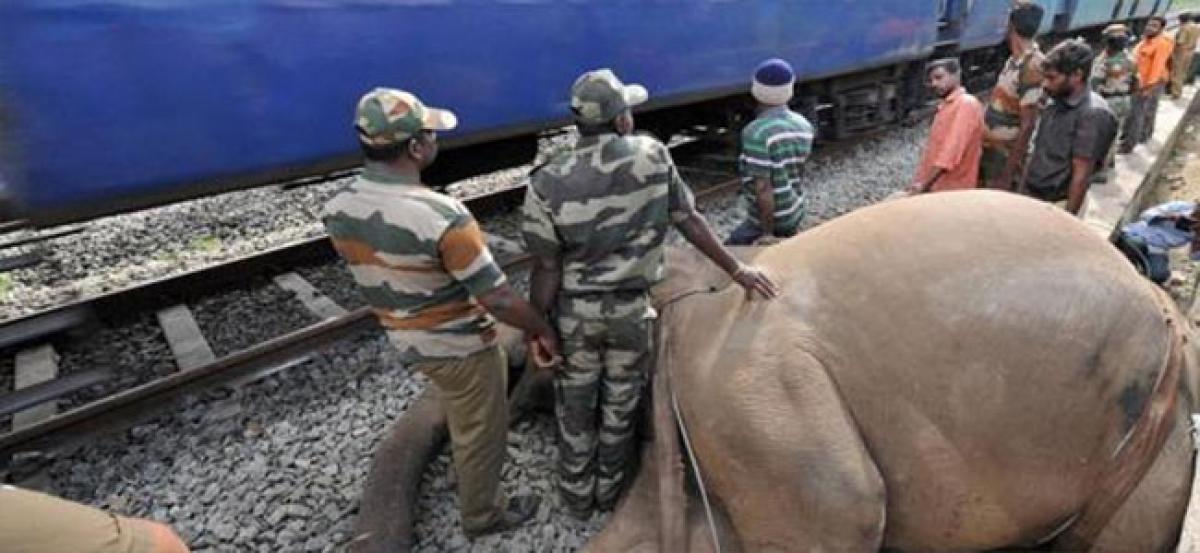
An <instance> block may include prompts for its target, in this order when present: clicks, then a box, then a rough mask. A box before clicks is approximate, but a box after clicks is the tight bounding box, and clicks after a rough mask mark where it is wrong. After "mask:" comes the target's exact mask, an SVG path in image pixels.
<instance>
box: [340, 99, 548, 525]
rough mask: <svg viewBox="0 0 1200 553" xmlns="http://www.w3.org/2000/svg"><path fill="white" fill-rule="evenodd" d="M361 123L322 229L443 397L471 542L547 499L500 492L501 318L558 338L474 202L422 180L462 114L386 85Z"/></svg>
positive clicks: (411, 361) (362, 103)
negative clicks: (499, 255)
mask: <svg viewBox="0 0 1200 553" xmlns="http://www.w3.org/2000/svg"><path fill="white" fill-rule="evenodd" d="M354 123H355V125H354V126H355V128H356V129H357V130H358V140H359V144H360V146H361V147H362V151H363V154H364V155H365V156H366V158H367V161H366V165H365V167H364V168H363V172H362V174H361V175H359V176H358V177H357V178H355V179H354V181H353V182H351V183H350V184H349V185H348V186H347V187H346V188H345V189H344V190H342V191H341V192H340V193H338V194H337V195H336V196H334V198H333V199H332V200H330V201H329V203H328V204H326V206H325V211H324V215H323V218H324V221H325V228H326V230H327V231H328V233H329V238H330V240H331V241H332V242H333V245H334V247H335V248H337V251H338V253H339V254H341V256H342V257H343V258H345V260H346V263H347V265H349V267H350V272H351V273H352V274H353V275H354V280H355V281H356V282H357V283H358V285H359V287H360V289H361V291H362V293H363V296H365V297H366V300H367V303H368V304H370V306H371V309H372V310H373V311H374V312H375V315H376V316H377V317H378V318H379V322H380V324H381V325H382V326H383V328H384V329H386V330H387V335H388V338H389V339H390V340H391V342H392V344H393V345H395V346H396V348H397V349H399V350H400V353H401V358H402V361H403V362H404V363H406V364H408V365H410V366H411V367H412V368H414V369H416V370H418V371H421V372H422V373H424V374H425V375H426V376H428V377H429V379H430V380H431V381H433V385H434V386H435V387H436V388H437V391H438V392H439V393H440V396H441V400H442V403H443V405H444V406H445V409H446V419H447V423H448V425H449V427H450V442H451V453H452V455H453V458H454V465H455V468H456V470H457V472H458V499H459V506H460V508H461V510H462V523H463V530H465V532H466V533H467V535H468V536H472V537H474V536H478V535H481V534H486V533H490V532H496V531H501V530H504V529H507V528H511V527H513V526H516V525H518V524H520V523H521V522H523V521H525V520H527V519H528V518H529V517H530V516H532V515H533V513H534V512H535V511H536V510H537V504H538V501H537V498H536V497H534V496H519V497H514V498H512V500H511V501H507V502H506V500H505V498H504V494H503V493H502V492H501V491H500V468H501V465H502V464H503V461H504V456H505V453H506V451H507V441H508V440H507V437H508V408H507V405H506V394H507V382H506V381H507V377H508V374H507V371H508V366H507V363H506V362H505V360H504V352H503V350H501V349H500V347H499V345H497V343H496V328H495V326H496V322H495V320H493V318H492V317H493V316H494V317H495V318H497V319H500V320H501V321H504V322H506V323H508V324H510V325H512V326H515V327H517V328H519V329H521V330H524V331H525V332H526V333H527V334H526V335H527V336H528V337H529V338H531V339H532V340H533V342H534V343H535V344H536V346H537V347H538V348H541V349H543V350H545V353H547V354H549V355H556V354H557V347H558V346H557V337H556V336H555V333H554V330H553V329H552V328H551V327H550V325H549V323H547V322H546V320H545V319H543V318H542V316H541V315H539V314H538V313H537V312H536V311H534V310H533V309H532V308H531V307H530V306H529V304H528V303H526V302H525V300H523V299H521V297H520V296H518V295H516V293H514V292H513V290H512V288H511V287H510V286H509V284H508V282H507V279H506V278H505V275H504V272H503V271H502V270H501V269H500V267H499V266H498V265H497V264H496V262H495V260H494V259H493V258H492V254H491V252H490V251H488V247H487V243H486V241H485V238H484V236H483V233H482V231H480V229H479V225H478V223H476V221H475V219H474V217H472V216H471V213H470V212H469V211H467V208H466V207H465V206H464V205H463V204H462V203H461V202H459V201H458V200H456V199H454V198H451V197H449V196H446V195H444V194H440V193H438V192H436V191H434V190H433V189H431V188H429V187H428V186H425V185H424V184H422V183H421V170H422V169H424V168H426V167H428V166H429V164H431V163H433V160H434V158H436V157H437V151H438V147H437V135H436V134H435V131H438V130H451V129H453V128H454V127H455V126H456V124H457V119H456V118H455V116H454V114H453V113H450V112H449V111H446V110H440V109H434V108H429V107H426V106H425V105H424V104H422V103H421V101H420V100H418V99H417V97H416V96H413V95H412V94H409V93H408V92H404V91H402V90H396V89H391V88H377V89H375V90H372V91H371V92H368V93H367V94H365V95H364V96H363V97H362V99H360V100H359V102H358V107H357V110H356V114H355V118H354Z"/></svg>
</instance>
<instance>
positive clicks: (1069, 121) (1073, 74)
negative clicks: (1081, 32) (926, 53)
mask: <svg viewBox="0 0 1200 553" xmlns="http://www.w3.org/2000/svg"><path fill="white" fill-rule="evenodd" d="M1043 17H1044V13H1043V9H1042V8H1041V7H1040V6H1038V5H1037V4H1032V3H1021V4H1018V5H1017V6H1015V7H1014V8H1013V10H1012V12H1011V13H1010V16H1009V26H1008V37H1007V44H1008V47H1009V50H1010V53H1011V55H1010V56H1009V58H1008V59H1007V61H1006V62H1005V64H1004V67H1003V69H1002V70H1001V72H1000V75H999V78H998V79H997V82H996V86H995V87H994V88H993V89H992V93H991V98H990V100H989V102H988V104H987V105H986V106H984V105H983V104H981V103H980V102H979V101H978V100H977V99H975V98H974V97H972V96H971V95H970V94H967V93H966V91H965V90H964V89H963V87H962V85H961V72H962V69H961V67H960V66H959V63H958V61H957V60H956V59H945V60H938V61H935V62H933V63H932V64H930V65H929V67H928V69H927V77H928V78H929V82H930V86H931V88H933V90H934V91H935V92H936V93H937V94H938V95H939V96H940V97H941V98H942V101H941V103H940V105H939V107H938V113H937V115H936V116H935V118H934V123H933V126H932V129H931V131H930V137H929V144H928V146H927V148H926V150H925V154H924V156H923V158H922V160H921V163H920V165H919V167H918V170H917V173H916V175H915V177H914V179H913V183H912V185H910V186H909V188H908V192H909V193H912V194H919V193H924V192H931V191H940V190H951V189H962V188H974V187H977V186H978V187H984V188H992V189H997V190H1007V191H1013V192H1018V193H1021V194H1026V195H1029V196H1032V197H1035V198H1038V199H1042V200H1045V201H1048V202H1054V203H1056V204H1059V205H1062V206H1063V207H1064V208H1065V209H1066V210H1067V211H1069V212H1071V213H1073V214H1078V213H1079V211H1080V210H1081V209H1082V207H1083V205H1084V201H1085V199H1086V195H1087V191H1088V188H1089V187H1090V185H1091V183H1092V182H1093V181H1103V180H1105V175H1106V173H1107V170H1108V168H1109V167H1111V165H1112V162H1113V154H1114V153H1118V152H1119V153H1129V152H1131V151H1132V150H1133V148H1134V147H1135V146H1136V145H1137V144H1140V143H1144V142H1146V141H1147V140H1149V139H1150V137H1151V136H1152V135H1153V132H1154V120H1155V117H1156V115H1157V112H1158V101H1159V98H1160V97H1161V96H1162V94H1163V93H1164V91H1166V90H1167V89H1168V86H1170V93H1171V94H1172V96H1173V97H1178V96H1179V94H1181V93H1182V86H1183V83H1184V82H1185V81H1186V79H1187V77H1188V72H1189V70H1190V69H1191V65H1192V53H1193V51H1194V50H1195V48H1196V42H1197V37H1198V36H1200V26H1198V24H1197V21H1196V20H1197V19H1200V16H1195V15H1193V14H1184V15H1183V16H1181V17H1180V20H1181V26H1180V29H1179V31H1178V32H1177V33H1176V34H1175V37H1174V39H1172V38H1171V37H1168V36H1166V35H1165V34H1164V29H1165V26H1166V19H1165V18H1163V17H1160V16H1155V17H1153V18H1151V19H1150V20H1149V21H1148V22H1147V24H1146V27H1145V30H1144V34H1143V37H1142V39H1141V40H1140V41H1139V42H1138V44H1137V45H1136V46H1134V47H1133V48H1132V50H1131V49H1130V48H1129V39H1130V31H1129V29H1128V28H1127V27H1126V26H1125V25H1121V24H1116V25H1111V26H1109V27H1108V28H1106V29H1105V30H1104V48H1103V50H1101V51H1100V52H1099V53H1096V52H1094V51H1093V50H1092V48H1091V47H1089V46H1088V45H1087V44H1085V43H1084V42H1083V41H1081V40H1067V41H1064V42H1062V43H1060V44H1059V45H1057V46H1056V47H1055V48H1053V49H1052V50H1051V51H1050V52H1048V53H1046V54H1043V53H1042V51H1041V49H1040V48H1039V47H1038V45H1037V43H1036V42H1035V41H1034V38H1035V36H1036V34H1037V31H1038V28H1039V27H1040V26H1041V22H1042V18H1043ZM1118 136H1121V140H1120V141H1119V145H1118V144H1117V140H1116V138H1117V137H1118Z"/></svg>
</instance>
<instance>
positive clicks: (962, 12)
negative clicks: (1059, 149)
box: [939, 0, 1172, 91]
mask: <svg viewBox="0 0 1200 553" xmlns="http://www.w3.org/2000/svg"><path fill="white" fill-rule="evenodd" d="M1034 1H1036V2H1037V3H1038V4H1039V5H1041V6H1042V7H1043V8H1044V9H1045V12H1046V17H1045V18H1044V19H1043V20H1042V26H1041V29H1040V30H1039V42H1041V43H1042V46H1043V47H1044V48H1049V47H1050V46H1052V45H1053V44H1054V43H1055V42H1057V41H1058V40H1061V39H1062V38H1065V37H1069V36H1080V37H1084V38H1087V39H1089V40H1093V41H1095V40H1098V39H1099V35H1100V32H1101V31H1102V30H1103V28H1104V27H1105V26H1106V25H1108V24H1110V23H1113V22H1124V23H1129V24H1131V25H1133V26H1134V28H1135V29H1141V27H1142V26H1143V25H1144V23H1145V21H1146V20H1147V19H1148V18H1149V17H1150V16H1151V15H1154V14H1163V13H1167V11H1168V10H1169V9H1170V6H1171V4H1172V2H1171V0H1034ZM1012 5H1013V1H1012V0H943V8H942V10H943V16H942V25H941V35H940V37H939V48H940V49H944V50H945V51H946V53H953V54H956V55H960V56H962V57H963V61H964V66H965V67H967V68H968V83H967V84H968V87H969V88H971V89H972V90H975V91H980V90H983V89H985V88H986V87H988V86H991V84H992V83H994V82H995V78H996V74H997V73H998V71H999V69H1000V67H1001V66H1002V64H1003V62H1004V59H1005V58H1006V57H1007V48H1006V47H1005V45H1004V44H1003V41H1004V33H1005V29H1006V27H1007V22H1008V11H1009V9H1010V8H1011V7H1012Z"/></svg>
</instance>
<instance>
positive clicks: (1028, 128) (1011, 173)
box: [999, 105, 1038, 190]
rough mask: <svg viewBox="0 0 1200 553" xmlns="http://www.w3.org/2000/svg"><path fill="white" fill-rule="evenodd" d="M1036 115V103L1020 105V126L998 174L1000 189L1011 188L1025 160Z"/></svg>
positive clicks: (1035, 122)
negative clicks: (1001, 170) (1002, 167)
mask: <svg viewBox="0 0 1200 553" xmlns="http://www.w3.org/2000/svg"><path fill="white" fill-rule="evenodd" d="M1037 117H1038V107H1037V106H1036V105H1033V106H1022V107H1021V126H1020V128H1019V129H1018V130H1017V138H1016V139H1015V140H1013V143H1012V146H1011V148H1010V149H1009V150H1008V163H1006V164H1005V165H1004V171H1003V172H1002V173H1001V174H1000V182H999V188H1000V189H1001V190H1012V189H1013V177H1015V176H1016V175H1017V171H1018V169H1020V167H1021V162H1023V161H1024V160H1025V152H1027V151H1029V139H1030V138H1032V137H1033V128H1034V127H1035V126H1036V124H1037ZM1022 180H1024V179H1022Z"/></svg>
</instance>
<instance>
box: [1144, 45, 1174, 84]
mask: <svg viewBox="0 0 1200 553" xmlns="http://www.w3.org/2000/svg"><path fill="white" fill-rule="evenodd" d="M1174 49H1175V41H1173V40H1171V39H1169V38H1167V37H1166V36H1165V35H1163V34H1162V33H1159V34H1158V36H1156V37H1154V38H1148V39H1143V40H1142V43H1141V44H1139V45H1138V47H1137V51H1136V52H1134V57H1135V58H1136V61H1137V71H1138V83H1140V84H1139V85H1138V86H1140V87H1141V88H1142V90H1145V89H1147V88H1150V87H1152V86H1154V85H1158V84H1162V83H1164V82H1166V81H1167V61H1168V60H1170V59H1171V51H1172V50H1174Z"/></svg>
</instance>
